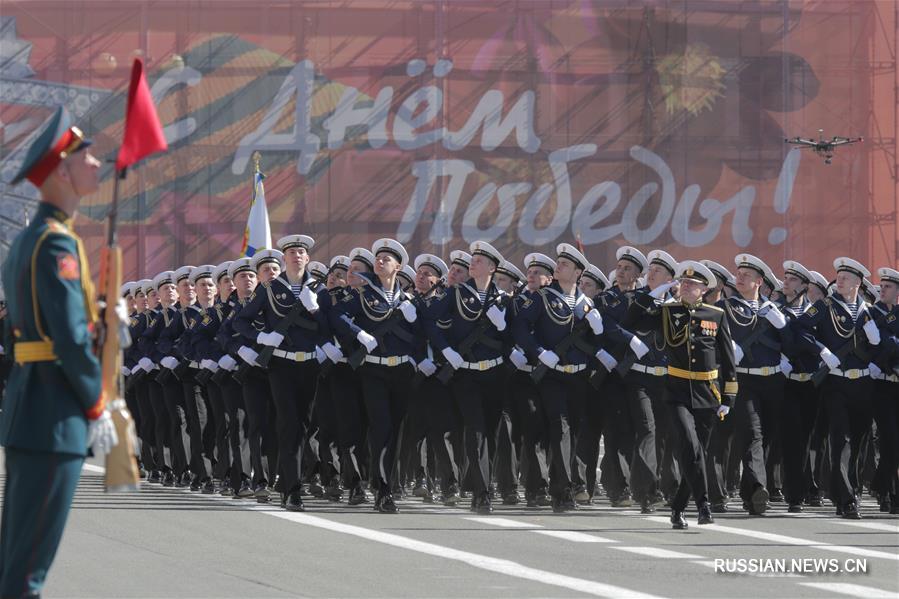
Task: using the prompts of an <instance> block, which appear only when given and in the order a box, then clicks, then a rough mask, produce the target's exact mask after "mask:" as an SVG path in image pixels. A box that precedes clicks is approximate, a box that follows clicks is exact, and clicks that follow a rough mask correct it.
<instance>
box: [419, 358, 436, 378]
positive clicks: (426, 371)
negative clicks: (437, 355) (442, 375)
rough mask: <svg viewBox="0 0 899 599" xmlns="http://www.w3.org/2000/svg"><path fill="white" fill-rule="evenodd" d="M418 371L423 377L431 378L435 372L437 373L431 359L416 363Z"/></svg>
mask: <svg viewBox="0 0 899 599" xmlns="http://www.w3.org/2000/svg"><path fill="white" fill-rule="evenodd" d="M418 370H419V371H421V373H422V374H423V375H425V376H431V375H432V374H434V373H435V372H437V366H435V365H434V362H433V361H432V360H431V358H425V359H424V360H422V361H421V362H419V363H418Z"/></svg>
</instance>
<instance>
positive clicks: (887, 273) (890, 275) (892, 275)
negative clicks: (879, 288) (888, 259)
mask: <svg viewBox="0 0 899 599" xmlns="http://www.w3.org/2000/svg"><path fill="white" fill-rule="evenodd" d="M877 276H878V277H880V282H881V283H883V282H884V281H889V282H890V283H895V284H897V285H899V270H894V269H892V268H886V267H885V266H884V267H881V268H878V269H877Z"/></svg>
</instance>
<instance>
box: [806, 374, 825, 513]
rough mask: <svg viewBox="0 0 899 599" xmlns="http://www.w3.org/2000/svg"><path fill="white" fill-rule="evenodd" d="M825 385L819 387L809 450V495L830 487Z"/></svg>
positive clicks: (818, 493)
mask: <svg viewBox="0 0 899 599" xmlns="http://www.w3.org/2000/svg"><path fill="white" fill-rule="evenodd" d="M823 387H824V385H822V386H821V387H818V413H817V415H816V416H815V425H814V426H813V427H812V437H811V439H810V440H809V452H808V461H809V463H808V476H807V478H806V483H807V485H808V495H809V497H818V496H820V495H823V494H824V490H825V489H827V490H828V491H827V492H829V489H830V452H829V443H828V441H827V438H828V436H829V434H830V412H829V411H828V410H827V402H826V401H825V400H824V389H823Z"/></svg>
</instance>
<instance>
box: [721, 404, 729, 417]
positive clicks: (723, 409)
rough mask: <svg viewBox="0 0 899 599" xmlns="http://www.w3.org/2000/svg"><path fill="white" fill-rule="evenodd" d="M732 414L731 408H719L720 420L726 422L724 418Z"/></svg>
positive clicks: (722, 406)
mask: <svg viewBox="0 0 899 599" xmlns="http://www.w3.org/2000/svg"><path fill="white" fill-rule="evenodd" d="M728 414H730V406H725V405H723V404H722V405H720V406H718V420H724V417H725V416H727V415H728Z"/></svg>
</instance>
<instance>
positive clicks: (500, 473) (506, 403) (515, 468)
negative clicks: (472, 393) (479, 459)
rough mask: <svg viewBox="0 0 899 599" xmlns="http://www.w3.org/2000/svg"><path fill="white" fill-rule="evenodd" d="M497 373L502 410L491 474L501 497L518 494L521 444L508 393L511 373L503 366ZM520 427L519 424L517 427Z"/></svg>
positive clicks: (512, 405) (513, 409) (495, 433)
mask: <svg viewBox="0 0 899 599" xmlns="http://www.w3.org/2000/svg"><path fill="white" fill-rule="evenodd" d="M499 370H501V372H498V373H497V377H498V378H499V379H500V384H501V385H502V389H501V390H500V396H501V397H502V400H503V401H502V408H501V413H500V417H499V424H498V428H497V430H496V431H494V436H495V438H496V453H495V454H492V455H493V472H494V475H495V477H496V479H497V480H496V483H497V486H498V487H499V492H500V494H501V495H503V496H506V495H517V494H518V482H519V481H518V472H519V450H520V446H521V443H520V442H519V439H518V437H519V436H520V435H521V429H520V428H516V427H515V422H516V421H517V420H518V417H517V414H514V412H515V400H514V398H513V397H512V396H511V394H510V393H509V389H510V387H511V382H512V380H511V379H512V373H511V372H510V371H509V370H508V368H506V367H505V366H501V367H499ZM518 426H519V427H520V426H521V425H520V424H519V425H518Z"/></svg>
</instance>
